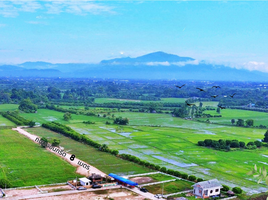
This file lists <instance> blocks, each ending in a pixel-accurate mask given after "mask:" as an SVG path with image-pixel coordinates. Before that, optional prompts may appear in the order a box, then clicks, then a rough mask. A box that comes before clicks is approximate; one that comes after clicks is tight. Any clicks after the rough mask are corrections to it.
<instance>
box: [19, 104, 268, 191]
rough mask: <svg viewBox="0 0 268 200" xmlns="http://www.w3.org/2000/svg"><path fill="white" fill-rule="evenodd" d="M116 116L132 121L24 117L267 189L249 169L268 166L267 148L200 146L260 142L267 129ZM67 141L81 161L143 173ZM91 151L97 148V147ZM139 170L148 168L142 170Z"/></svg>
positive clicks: (203, 174)
mask: <svg viewBox="0 0 268 200" xmlns="http://www.w3.org/2000/svg"><path fill="white" fill-rule="evenodd" d="M228 111H229V110H228V109H226V110H223V111H222V114H224V112H228ZM239 111H240V110H239ZM247 112H252V115H250V116H253V115H255V114H256V115H255V117H257V114H265V113H259V112H253V111H247ZM114 114H115V116H116V117H118V116H122V117H127V118H129V120H130V124H129V125H128V126H117V125H105V122H106V121H107V119H106V118H103V117H88V116H82V115H73V120H70V121H69V122H66V121H64V120H63V117H62V116H63V113H61V112H57V111H51V110H45V109H40V110H38V113H31V114H26V113H25V114H22V116H23V117H25V118H28V119H32V120H35V121H37V122H39V123H43V122H47V121H53V119H54V120H56V121H58V122H60V123H64V124H67V125H68V126H70V127H71V128H73V129H74V130H76V131H77V132H79V133H81V134H86V135H87V136H88V137H89V138H91V139H93V140H94V141H97V142H98V143H100V144H107V145H108V146H109V148H111V149H117V150H119V152H120V153H127V154H131V155H135V156H137V157H139V158H141V159H142V160H146V161H149V162H152V163H154V164H157V165H160V166H161V167H162V166H165V167H167V168H169V169H174V170H178V171H181V172H185V173H188V174H189V175H195V176H196V177H200V178H204V179H213V178H218V179H219V180H220V181H221V183H222V184H226V185H229V186H231V187H233V186H240V187H242V188H243V189H244V190H246V191H249V190H253V191H254V190H257V189H258V190H259V191H262V190H265V187H263V186H262V185H258V184H256V178H253V177H250V176H248V175H246V173H247V172H248V171H249V170H250V169H251V168H252V167H253V166H254V164H257V165H258V166H263V165H264V166H265V165H268V162H267V157H268V148H266V147H262V148H261V149H257V150H237V151H231V152H223V151H217V150H212V149H209V148H205V147H200V146H197V145H196V144H197V142H198V141H199V140H204V139H215V140H218V139H237V140H239V141H244V142H246V143H247V142H249V141H255V140H261V139H263V138H264V133H265V131H266V130H265V129H254V128H240V127H235V126H224V125H216V124H209V123H200V122H195V121H191V120H184V119H180V118H175V117H172V116H171V115H170V114H153V113H134V112H114ZM241 115H242V114H241ZM87 120H90V121H95V122H96V124H91V125H87V124H83V123H81V122H82V121H87ZM35 130H38V133H35V134H37V135H38V134H40V135H42V136H48V137H52V135H53V137H54V136H55V135H58V136H57V137H61V140H64V137H63V136H61V135H59V134H56V133H53V132H51V131H48V130H44V129H42V128H39V129H29V131H32V132H34V131H35ZM50 134H52V135H50ZM67 139H68V138H67ZM69 140H70V139H68V141H69ZM74 142H75V141H74ZM64 145H66V148H67V149H71V151H72V152H74V154H77V155H79V156H80V155H81V159H82V160H83V159H84V160H85V161H87V162H89V163H90V164H92V165H94V166H96V167H97V168H99V169H101V170H103V171H104V172H107V173H110V172H113V173H118V174H127V173H130V174H132V173H134V174H135V173H140V172H139V170H138V169H137V170H134V169H133V168H132V167H133V166H132V165H133V164H132V165H127V166H126V167H122V168H121V167H120V168H118V166H119V165H121V164H115V166H117V167H115V166H113V167H111V166H110V165H107V163H113V162H115V163H117V161H111V160H109V159H110V158H109V159H108V158H105V159H103V158H104V157H105V156H104V155H100V153H102V152H99V151H97V152H96V155H95V153H93V154H92V153H90V155H91V154H92V155H94V159H91V157H88V154H87V153H85V151H86V150H80V148H82V146H83V145H82V144H80V143H76V144H72V145H71V144H69V142H67V141H66V142H65V143H64ZM64 145H63V146H64ZM68 145H69V146H68ZM83 148H86V147H83ZM87 148H88V147H87ZM91 151H94V149H93V150H90V152H91ZM97 155H99V156H97ZM95 158H98V159H95ZM106 160H107V161H106ZM140 171H146V170H145V168H142V170H140ZM120 172H121V173H120Z"/></svg>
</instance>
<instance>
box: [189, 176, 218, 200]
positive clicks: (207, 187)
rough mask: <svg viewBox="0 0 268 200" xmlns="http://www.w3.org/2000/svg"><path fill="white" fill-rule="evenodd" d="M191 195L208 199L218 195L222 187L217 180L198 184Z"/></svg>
mask: <svg viewBox="0 0 268 200" xmlns="http://www.w3.org/2000/svg"><path fill="white" fill-rule="evenodd" d="M192 187H194V189H193V194H194V195H195V196H200V197H202V198H209V197H210V196H215V195H219V194H220V193H221V188H222V185H221V184H220V182H219V181H218V180H217V179H212V180H209V181H202V182H198V183H196V184H194V185H192Z"/></svg>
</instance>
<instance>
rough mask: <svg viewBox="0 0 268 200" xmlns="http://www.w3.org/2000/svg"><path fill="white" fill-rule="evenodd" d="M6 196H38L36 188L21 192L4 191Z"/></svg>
mask: <svg viewBox="0 0 268 200" xmlns="http://www.w3.org/2000/svg"><path fill="white" fill-rule="evenodd" d="M4 191H5V193H6V195H7V196H13V197H19V196H28V195H35V194H39V191H38V190H37V189H36V188H31V189H23V190H4Z"/></svg>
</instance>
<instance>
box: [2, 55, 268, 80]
mask: <svg viewBox="0 0 268 200" xmlns="http://www.w3.org/2000/svg"><path fill="white" fill-rule="evenodd" d="M3 76H4V77H6V76H7V77H66V78H67V77H68V78H72V77H73V78H92V77H96V78H115V79H178V80H218V81H267V80H268V73H263V72H260V71H249V70H245V69H236V68H231V67H228V66H224V65H212V64H207V63H206V62H205V61H201V62H198V61H197V60H195V59H193V58H190V57H180V56H177V55H173V54H167V53H164V52H161V51H159V52H154V53H149V54H146V55H143V56H139V57H136V58H130V57H126V58H115V59H111V60H103V61H101V62H100V63H98V64H87V63H79V64H76V63H68V64H64V63H57V64H52V63H48V62H25V63H22V64H20V65H16V66H15V65H2V66H0V77H3Z"/></svg>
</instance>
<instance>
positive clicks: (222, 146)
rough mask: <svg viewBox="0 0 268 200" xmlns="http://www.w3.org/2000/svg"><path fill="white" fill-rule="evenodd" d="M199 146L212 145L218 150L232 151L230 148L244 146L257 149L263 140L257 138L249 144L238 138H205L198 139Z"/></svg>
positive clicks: (244, 147) (243, 147)
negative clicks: (202, 139)
mask: <svg viewBox="0 0 268 200" xmlns="http://www.w3.org/2000/svg"><path fill="white" fill-rule="evenodd" d="M197 144H198V145H199V146H205V147H211V148H213V149H216V150H224V151H230V148H242V149H256V148H257V147H258V148H259V147H261V146H262V142H260V141H258V140H256V141H254V142H248V143H247V145H246V143H245V142H243V141H238V140H223V139H219V140H212V139H205V140H204V141H198V143H197Z"/></svg>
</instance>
